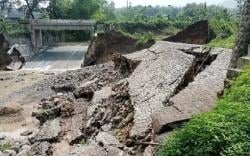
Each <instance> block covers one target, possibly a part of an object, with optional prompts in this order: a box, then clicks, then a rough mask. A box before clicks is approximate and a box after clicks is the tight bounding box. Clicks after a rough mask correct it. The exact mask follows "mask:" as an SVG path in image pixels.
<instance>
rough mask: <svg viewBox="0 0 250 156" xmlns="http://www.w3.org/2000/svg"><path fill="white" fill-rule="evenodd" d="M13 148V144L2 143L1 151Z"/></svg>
mask: <svg viewBox="0 0 250 156" xmlns="http://www.w3.org/2000/svg"><path fill="white" fill-rule="evenodd" d="M10 148H11V144H0V151H5V150H9V149H10Z"/></svg>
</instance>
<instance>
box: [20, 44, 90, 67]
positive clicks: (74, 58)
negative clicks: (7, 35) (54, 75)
mask: <svg viewBox="0 0 250 156" xmlns="http://www.w3.org/2000/svg"><path fill="white" fill-rule="evenodd" d="M87 49H88V46H84V45H74V46H71V45H67V46H53V47H49V48H48V49H47V50H45V51H44V52H42V53H40V54H38V55H36V56H34V57H33V58H32V59H31V60H30V61H29V62H26V64H25V65H24V67H23V68H22V70H42V71H51V70H55V71H57V70H59V71H60V70H63V71H64V70H74V69H79V68H80V67H81V63H82V62H83V59H84V56H85V54H86V52H87Z"/></svg>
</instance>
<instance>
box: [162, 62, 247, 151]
mask: <svg viewBox="0 0 250 156" xmlns="http://www.w3.org/2000/svg"><path fill="white" fill-rule="evenodd" d="M249 77H250V66H249V67H248V68H247V69H246V71H245V72H244V73H242V74H241V75H240V76H239V77H238V79H237V80H236V81H235V82H234V83H233V86H232V88H231V89H229V90H228V91H226V93H225V96H224V98H222V99H221V100H219V101H218V102H217V107H216V108H215V110H214V111H212V112H209V113H204V114H202V115H200V116H197V117H195V118H193V119H192V120H191V121H190V122H189V123H188V124H187V125H186V126H185V127H184V128H183V129H180V130H178V131H177V132H176V133H175V135H174V136H173V137H172V138H171V139H170V141H168V142H167V143H166V144H165V146H164V147H163V148H162V149H161V150H160V152H159V154H158V155H159V156H182V155H186V156H201V155H202V156H214V155H221V156H236V155H242V156H243V155H244V156H247V155H249V153H250V142H249V140H250V129H249V127H250V79H249Z"/></svg>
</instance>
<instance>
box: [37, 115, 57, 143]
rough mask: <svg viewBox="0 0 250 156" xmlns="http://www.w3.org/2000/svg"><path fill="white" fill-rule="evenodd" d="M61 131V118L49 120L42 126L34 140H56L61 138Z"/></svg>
mask: <svg viewBox="0 0 250 156" xmlns="http://www.w3.org/2000/svg"><path fill="white" fill-rule="evenodd" d="M61 131H62V129H61V126H60V119H59V118H56V119H54V120H48V121H46V122H45V123H44V124H43V125H42V126H41V128H40V130H39V132H38V133H37V134H36V136H34V140H35V141H36V142H37V141H38V142H41V141H47V142H55V141H57V140H58V139H59V135H60V133H61Z"/></svg>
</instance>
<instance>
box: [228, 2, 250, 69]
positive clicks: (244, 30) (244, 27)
mask: <svg viewBox="0 0 250 156" xmlns="http://www.w3.org/2000/svg"><path fill="white" fill-rule="evenodd" d="M248 44H250V0H246V1H245V4H244V8H243V12H242V17H241V22H240V27H239V33H238V36H237V40H236V46H235V48H234V50H233V57H232V60H231V67H232V68H237V61H238V59H239V58H240V57H242V56H245V55H247V52H248Z"/></svg>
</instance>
